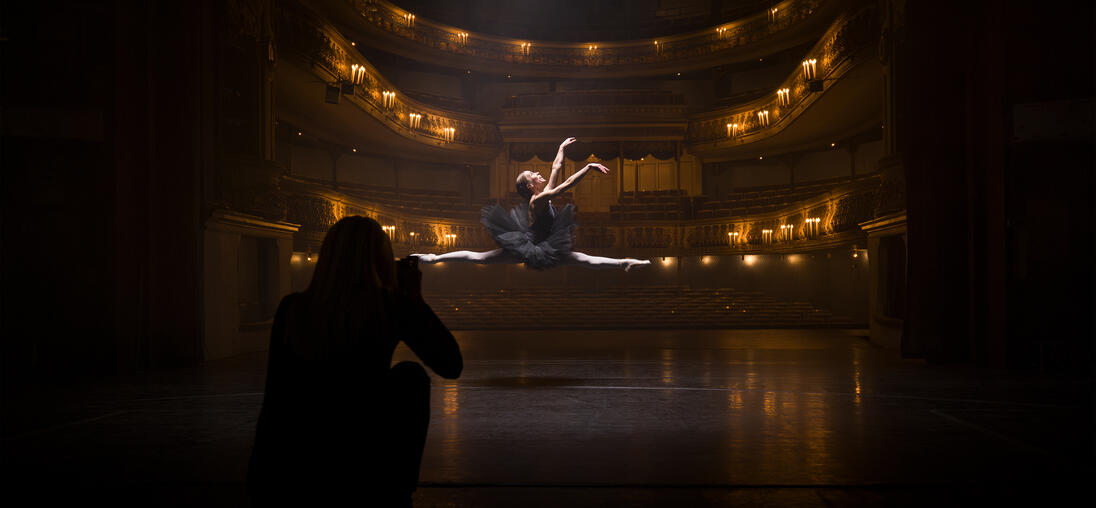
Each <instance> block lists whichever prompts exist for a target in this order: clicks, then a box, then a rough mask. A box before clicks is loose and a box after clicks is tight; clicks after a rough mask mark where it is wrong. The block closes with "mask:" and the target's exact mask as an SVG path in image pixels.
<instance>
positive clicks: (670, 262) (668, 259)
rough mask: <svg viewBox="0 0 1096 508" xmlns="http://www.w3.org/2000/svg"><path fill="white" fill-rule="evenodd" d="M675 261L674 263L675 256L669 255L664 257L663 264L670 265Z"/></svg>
mask: <svg viewBox="0 0 1096 508" xmlns="http://www.w3.org/2000/svg"><path fill="white" fill-rule="evenodd" d="M673 263H674V258H667V257H663V258H662V264H663V266H669V265H672V264H673Z"/></svg>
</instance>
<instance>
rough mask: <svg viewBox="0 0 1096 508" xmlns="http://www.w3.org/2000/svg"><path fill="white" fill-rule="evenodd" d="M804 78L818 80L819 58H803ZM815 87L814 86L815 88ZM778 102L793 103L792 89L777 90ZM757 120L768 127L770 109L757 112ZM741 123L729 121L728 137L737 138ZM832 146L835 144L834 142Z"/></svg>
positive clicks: (782, 104) (812, 80)
mask: <svg viewBox="0 0 1096 508" xmlns="http://www.w3.org/2000/svg"><path fill="white" fill-rule="evenodd" d="M802 67H803V79H804V80H806V81H810V82H816V81H818V59H816V58H810V59H807V60H803V63H802ZM813 89H814V88H812V90H813ZM776 99H777V103H778V104H780V106H781V107H787V106H789V105H791V102H792V99H791V90H790V89H788V88H780V89H778V90H777V91H776ZM757 122H758V125H760V126H761V127H768V126H769V125H771V122H770V120H769V110H767V109H765V110H761V111H758V112H757ZM739 127H740V124H737V123H733V122H728V123H727V137H728V138H732V139H733V138H736V137H738V134H739ZM830 146H833V145H832V144H831V145H830Z"/></svg>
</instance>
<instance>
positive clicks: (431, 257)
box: [410, 254, 438, 264]
mask: <svg viewBox="0 0 1096 508" xmlns="http://www.w3.org/2000/svg"><path fill="white" fill-rule="evenodd" d="M410 256H412V257H416V258H419V262H420V263H427V264H430V263H434V262H437V260H438V255H437V254H410Z"/></svg>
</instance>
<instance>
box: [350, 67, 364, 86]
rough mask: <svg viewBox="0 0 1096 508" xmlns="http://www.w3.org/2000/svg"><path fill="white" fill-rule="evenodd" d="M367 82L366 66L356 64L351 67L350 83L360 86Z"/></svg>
mask: <svg viewBox="0 0 1096 508" xmlns="http://www.w3.org/2000/svg"><path fill="white" fill-rule="evenodd" d="M364 81H365V66H364V65H358V64H354V65H351V66H350V82H351V83H354V84H355V85H360V84H362V83H363V82H364Z"/></svg>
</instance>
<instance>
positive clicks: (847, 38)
mask: <svg viewBox="0 0 1096 508" xmlns="http://www.w3.org/2000/svg"><path fill="white" fill-rule="evenodd" d="M878 33H879V29H878V15H877V13H876V9H875V7H874V6H868V7H865V8H863V9H861V10H859V11H857V12H855V13H853V14H851V15H847V16H842V17H841V18H840V19H838V20H837V21H836V22H834V24H833V25H832V26H831V27H830V29H829V30H828V31H827V32H826V34H825V35H824V36H823V37H822V39H821V40H819V42H818V44H816V45H815V46H814V48H812V49H811V50H810V51H809V52H808V53H807V54H806V55H805V56H804V57H803V60H804V61H810V60H814V61H815V62H816V64H815V65H817V70H818V75H817V76H816V79H814V80H808V79H806V77H805V76H804V72H803V71H802V69H796V71H795V72H793V73H792V75H790V76H788V78H787V79H786V80H785V81H784V82H783V83H781V85H780V86H778V87H777V88H776V89H775V90H773V92H772V93H771V94H769V95H766V96H765V97H763V98H761V99H758V100H755V101H752V102H749V103H747V104H742V105H739V106H733V107H728V108H722V109H719V110H715V111H708V112H705V113H701V114H698V115H695V116H694V117H693V118H691V119H690V120H689V129H688V133H687V134H686V139H687V140H688V142H689V143H712V142H717V143H732V144H741V143H748V142H751V141H757V140H758V139H761V138H763V137H767V136H770V135H772V134H775V133H777V132H779V131H781V130H783V129H784V128H785V127H787V125H788V124H789V123H791V121H792V120H793V119H794V118H795V117H796V116H798V115H799V113H801V112H802V111H804V110H806V109H807V107H809V106H810V105H811V104H813V103H814V102H815V101H816V100H818V98H819V97H820V96H821V95H822V94H821V93H815V92H813V91H811V89H810V81H817V82H820V83H826V82H829V83H830V84H829V85H825V86H826V87H827V88H828V87H829V86H832V82H833V81H836V80H838V79H841V77H843V76H844V75H845V74H846V73H847V72H848V71H849V70H851V69H852V65H851V64H852V61H851V58H852V56H853V54H854V53H855V52H856V51H857V50H858V49H859V48H861V47H864V46H865V45H867V44H871V43H873V42H874V41H875V40H876V38H877V36H878ZM783 91H786V96H783V95H784V94H783V93H781V92H783ZM760 113H763V114H760Z"/></svg>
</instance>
